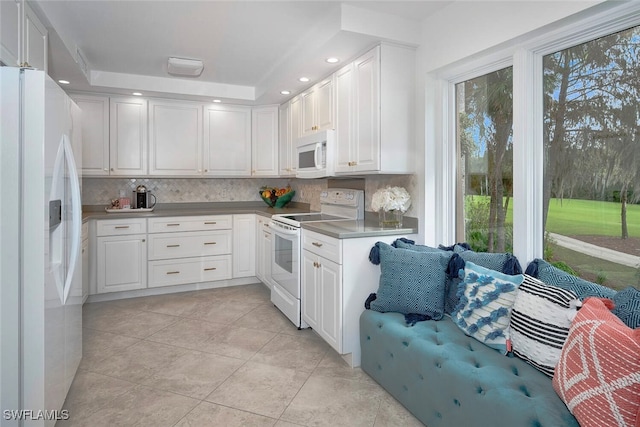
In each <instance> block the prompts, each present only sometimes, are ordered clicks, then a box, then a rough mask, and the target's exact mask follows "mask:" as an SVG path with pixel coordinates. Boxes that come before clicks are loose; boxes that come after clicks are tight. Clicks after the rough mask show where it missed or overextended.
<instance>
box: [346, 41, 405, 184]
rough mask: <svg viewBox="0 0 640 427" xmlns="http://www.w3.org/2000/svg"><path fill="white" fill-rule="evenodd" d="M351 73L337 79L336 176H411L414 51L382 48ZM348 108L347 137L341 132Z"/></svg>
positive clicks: (357, 62) (360, 61)
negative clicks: (337, 140)
mask: <svg viewBox="0 0 640 427" xmlns="http://www.w3.org/2000/svg"><path fill="white" fill-rule="evenodd" d="M352 67H353V69H352V70H351V71H348V69H347V68H346V67H345V68H343V69H342V70H340V71H339V72H338V77H337V78H338V79H340V80H341V81H340V82H339V83H337V85H338V86H339V87H338V88H337V90H336V97H337V101H336V104H337V106H336V109H337V110H338V113H337V119H336V120H337V121H338V122H339V124H338V125H337V126H336V132H337V133H338V139H339V142H338V147H337V149H336V151H337V152H338V157H337V164H336V173H338V174H353V173H363V172H366V173H412V171H413V161H412V155H413V153H414V141H413V139H414V129H413V127H414V109H415V105H414V92H415V50H414V49H412V48H408V47H404V46H398V45H390V44H384V43H383V44H382V45H380V46H377V47H375V48H374V49H372V50H370V51H369V52H367V53H366V54H364V55H362V56H361V57H360V58H358V59H356V60H355V61H354V62H353V64H352ZM340 73H342V74H340ZM345 73H351V74H353V75H352V76H351V77H350V78H349V77H347V75H346V74H345ZM349 83H350V84H351V87H352V90H351V93H349V90H348V85H349ZM349 97H352V99H351V100H349ZM349 105H350V107H349ZM348 108H351V111H352V112H351V114H350V117H351V121H350V122H349V126H350V129H349V130H348V131H345V130H344V129H340V127H342V126H343V125H345V123H347V116H348V113H347V109H348ZM347 140H349V143H346V141H347ZM347 153H348V154H347Z"/></svg>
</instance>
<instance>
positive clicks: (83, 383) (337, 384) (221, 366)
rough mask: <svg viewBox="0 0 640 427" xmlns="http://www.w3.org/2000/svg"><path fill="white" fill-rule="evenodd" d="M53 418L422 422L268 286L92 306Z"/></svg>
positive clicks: (201, 424)
mask: <svg viewBox="0 0 640 427" xmlns="http://www.w3.org/2000/svg"><path fill="white" fill-rule="evenodd" d="M83 327H84V329H83V331H84V334H83V339H84V349H83V359H82V362H81V364H80V368H79V370H78V373H77V375H76V378H75V380H74V382H73V384H72V386H71V390H70V391H69V395H68V396H67V400H66V402H65V408H66V409H68V410H69V414H70V419H69V420H66V421H59V422H58V423H57V426H60V427H70V426H92V427H93V426H153V427H162V426H176V427H186V426H198V427H206V426H224V427H234V426H277V427H286V426H376V427H382V426H394V427H395V426H422V424H421V423H420V422H419V421H418V420H416V419H415V418H414V417H413V416H412V415H411V414H410V413H409V412H408V411H407V410H406V409H405V408H404V407H403V406H402V405H400V404H399V403H398V402H397V401H396V400H395V399H394V398H393V397H391V395H389V394H388V393H387V392H386V391H385V390H384V389H382V388H381V387H380V386H379V385H378V384H377V383H376V382H375V381H373V380H372V379H371V378H370V377H369V376H368V375H367V374H366V373H364V372H363V371H362V370H361V369H359V368H355V369H351V368H350V367H349V366H348V365H347V364H346V363H345V362H344V361H343V360H342V359H341V358H340V357H339V356H338V354H337V353H336V352H335V351H334V350H333V349H332V348H331V347H329V346H328V345H327V344H326V343H325V342H324V341H323V340H322V339H321V338H319V337H318V336H317V335H316V334H315V333H314V332H313V331H311V330H309V329H306V330H302V331H299V330H298V329H297V328H296V327H294V326H293V324H292V323H291V322H289V320H288V319H286V318H285V317H284V316H283V315H282V314H281V313H280V312H279V311H278V310H277V309H276V308H275V307H274V306H273V305H272V304H271V302H270V301H269V290H268V288H267V287H266V286H264V285H263V284H261V283H259V284H255V285H246V286H235V287H228V288H219V289H210V290H202V291H194V292H188V293H181V294H171V295H160V296H151V297H144V298H132V299H127V300H119V301H110V302H103V303H93V304H85V306H84V314H83Z"/></svg>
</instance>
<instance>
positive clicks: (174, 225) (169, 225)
mask: <svg viewBox="0 0 640 427" xmlns="http://www.w3.org/2000/svg"><path fill="white" fill-rule="evenodd" d="M179 225H180V223H179V222H178V223H173V224H167V227H178V226H179Z"/></svg>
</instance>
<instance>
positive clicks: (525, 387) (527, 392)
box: [520, 385, 531, 397]
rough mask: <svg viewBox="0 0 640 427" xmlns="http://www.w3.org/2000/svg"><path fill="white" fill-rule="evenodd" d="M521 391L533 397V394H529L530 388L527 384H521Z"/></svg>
mask: <svg viewBox="0 0 640 427" xmlns="http://www.w3.org/2000/svg"><path fill="white" fill-rule="evenodd" d="M520 391H521V392H522V394H524V395H525V396H527V397H531V394H529V390H527V386H526V385H521V386H520Z"/></svg>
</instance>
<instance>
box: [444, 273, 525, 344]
mask: <svg viewBox="0 0 640 427" xmlns="http://www.w3.org/2000/svg"><path fill="white" fill-rule="evenodd" d="M523 280H524V276H523V275H522V274H518V275H515V276H510V275H507V274H503V273H500V272H497V271H494V270H491V269H488V268H484V267H481V266H479V265H476V264H474V263H472V262H467V263H466V264H465V267H464V280H463V281H462V283H460V285H459V289H458V295H459V297H460V302H459V303H458V306H457V307H456V310H455V311H454V313H453V314H452V315H451V316H452V318H453V320H454V321H455V323H456V324H457V325H458V327H459V328H460V329H462V330H463V331H464V333H466V334H467V335H469V336H471V337H473V338H475V339H477V340H478V341H480V342H482V343H484V344H486V345H488V346H489V347H491V348H494V349H496V350H499V351H501V352H502V353H506V351H507V329H508V327H509V316H510V314H511V308H512V307H513V303H514V301H515V299H516V293H517V291H518V287H519V286H520V284H521V283H522V281H523Z"/></svg>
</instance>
